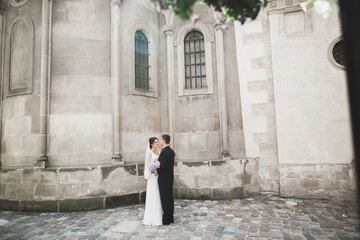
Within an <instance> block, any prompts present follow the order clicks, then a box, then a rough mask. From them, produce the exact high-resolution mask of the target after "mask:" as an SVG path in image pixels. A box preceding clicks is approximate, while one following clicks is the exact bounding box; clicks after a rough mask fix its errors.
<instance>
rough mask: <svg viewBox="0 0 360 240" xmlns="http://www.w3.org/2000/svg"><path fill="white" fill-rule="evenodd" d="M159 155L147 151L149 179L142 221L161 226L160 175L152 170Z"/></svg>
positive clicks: (147, 173) (146, 164)
mask: <svg viewBox="0 0 360 240" xmlns="http://www.w3.org/2000/svg"><path fill="white" fill-rule="evenodd" d="M158 158H159V156H157V155H156V154H155V153H153V152H152V151H150V149H148V151H146V155H145V166H144V178H145V179H147V186H146V200H145V213H144V219H143V220H142V223H143V224H144V225H152V226H159V225H162V215H163V210H162V206H161V199H160V192H159V185H158V176H155V174H152V173H151V171H150V169H149V168H150V165H151V163H153V162H155V161H157V160H158Z"/></svg>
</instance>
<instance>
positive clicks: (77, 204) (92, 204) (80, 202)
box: [59, 197, 104, 212]
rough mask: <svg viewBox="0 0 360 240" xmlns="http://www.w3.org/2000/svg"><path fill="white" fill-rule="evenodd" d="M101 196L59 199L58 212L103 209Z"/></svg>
mask: <svg viewBox="0 0 360 240" xmlns="http://www.w3.org/2000/svg"><path fill="white" fill-rule="evenodd" d="M103 201H104V199H103V197H98V198H88V199H67V200H60V201H59V211H60V212H72V211H91V210H96V209H104V204H103Z"/></svg>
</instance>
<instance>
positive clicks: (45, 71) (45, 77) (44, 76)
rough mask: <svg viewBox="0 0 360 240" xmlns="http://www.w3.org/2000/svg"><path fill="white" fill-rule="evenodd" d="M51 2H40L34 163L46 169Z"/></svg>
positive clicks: (36, 166)
mask: <svg viewBox="0 0 360 240" xmlns="http://www.w3.org/2000/svg"><path fill="white" fill-rule="evenodd" d="M51 3H52V2H51V0H50V1H49V0H43V1H42V19H41V21H42V24H41V69H40V71H41V72H40V141H39V142H40V146H39V148H40V157H39V158H38V159H37V161H36V162H35V163H34V167H35V168H46V167H48V165H49V160H48V157H47V135H48V132H47V120H48V81H49V77H50V76H49V50H50V45H49V44H50V41H49V39H50V36H49V33H50V31H49V26H50V24H49V22H50V21H51V19H50V16H51V14H50V11H51Z"/></svg>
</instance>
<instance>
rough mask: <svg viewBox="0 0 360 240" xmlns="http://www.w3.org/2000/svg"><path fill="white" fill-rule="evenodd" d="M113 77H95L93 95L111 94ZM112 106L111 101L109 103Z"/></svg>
mask: <svg viewBox="0 0 360 240" xmlns="http://www.w3.org/2000/svg"><path fill="white" fill-rule="evenodd" d="M110 83H111V79H110V78H109V77H93V88H94V89H93V95H94V96H111V88H110ZM109 107H110V103H109Z"/></svg>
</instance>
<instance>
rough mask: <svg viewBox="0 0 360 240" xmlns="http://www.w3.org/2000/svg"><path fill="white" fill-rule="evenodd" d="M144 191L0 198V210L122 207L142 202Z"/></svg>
mask: <svg viewBox="0 0 360 240" xmlns="http://www.w3.org/2000/svg"><path fill="white" fill-rule="evenodd" d="M145 196H146V192H140V193H132V194H127V195H121V196H103V197H99V196H96V197H93V198H82V199H66V200H54V201H51V200H49V201H9V200H3V199H0V210H6V211H13V212H72V211H91V210H98V209H108V208H116V207H123V206H128V205H133V204H139V203H143V202H144V201H145Z"/></svg>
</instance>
